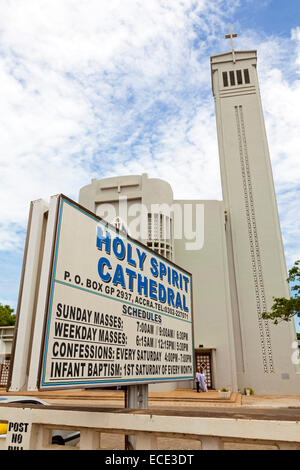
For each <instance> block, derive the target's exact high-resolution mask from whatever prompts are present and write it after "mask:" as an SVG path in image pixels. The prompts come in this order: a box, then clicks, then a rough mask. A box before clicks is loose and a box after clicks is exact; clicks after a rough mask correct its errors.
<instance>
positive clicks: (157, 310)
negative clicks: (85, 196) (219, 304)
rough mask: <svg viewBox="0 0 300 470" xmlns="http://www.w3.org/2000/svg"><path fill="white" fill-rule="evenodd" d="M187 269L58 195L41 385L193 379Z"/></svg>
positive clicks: (119, 383)
mask: <svg viewBox="0 0 300 470" xmlns="http://www.w3.org/2000/svg"><path fill="white" fill-rule="evenodd" d="M191 284H192V278H191V274H189V273H188V272H187V271H185V270H183V269H182V268H180V267H179V266H176V265H175V264H174V263H172V262H170V261H169V260H166V259H165V258H163V257H161V256H160V255H158V254H157V253H155V252H153V251H151V250H149V249H148V248H147V247H146V246H144V245H143V244H141V243H139V242H137V241H136V240H133V239H131V238H130V237H128V236H127V235H126V234H124V233H121V232H119V231H118V230H116V229H115V228H114V227H112V226H110V225H108V224H107V223H106V222H105V221H103V220H101V219H100V218H98V217H97V216H95V215H94V214H92V213H90V212H89V211H87V210H86V209H84V208H83V207H81V206H79V205H78V204H76V203H74V202H73V201H71V200H70V199H68V198H66V197H65V196H60V200H59V209H58V218H57V227H56V239H55V249H54V253H53V260H52V270H51V279H50V285H49V298H48V305H47V320H46V325H45V336H44V347H43V353H42V360H41V368H40V380H39V388H40V389H41V390H45V389H67V388H72V387H76V388H78V387H82V388H88V387H105V386H110V387H111V386H120V385H144V384H148V383H165V382H176V381H181V380H192V379H193V378H194V357H193V356H194V355H193V324H192V287H191Z"/></svg>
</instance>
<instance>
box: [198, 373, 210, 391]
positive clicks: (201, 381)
mask: <svg viewBox="0 0 300 470" xmlns="http://www.w3.org/2000/svg"><path fill="white" fill-rule="evenodd" d="M196 387H197V393H199V392H200V389H201V392H208V390H207V385H206V376H205V374H203V369H202V368H200V369H198V370H197V372H196Z"/></svg>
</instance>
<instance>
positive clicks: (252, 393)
mask: <svg viewBox="0 0 300 470" xmlns="http://www.w3.org/2000/svg"><path fill="white" fill-rule="evenodd" d="M247 390H249V393H250V395H254V390H253V388H250V387H246V388H244V395H247Z"/></svg>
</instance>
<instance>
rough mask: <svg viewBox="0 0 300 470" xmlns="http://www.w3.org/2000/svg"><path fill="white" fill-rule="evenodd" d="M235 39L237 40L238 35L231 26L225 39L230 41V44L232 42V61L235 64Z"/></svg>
mask: <svg viewBox="0 0 300 470" xmlns="http://www.w3.org/2000/svg"><path fill="white" fill-rule="evenodd" d="M233 38H237V34H236V33H232V29H231V26H229V34H226V36H225V39H230V42H231V50H232V60H233V63H235V53H234V45H233Z"/></svg>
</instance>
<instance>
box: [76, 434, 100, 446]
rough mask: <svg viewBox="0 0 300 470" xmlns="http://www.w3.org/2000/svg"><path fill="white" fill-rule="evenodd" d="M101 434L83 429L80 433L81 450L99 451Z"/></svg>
mask: <svg viewBox="0 0 300 470" xmlns="http://www.w3.org/2000/svg"><path fill="white" fill-rule="evenodd" d="M100 437H101V434H100V433H99V432H97V431H94V429H82V430H81V431H80V441H79V446H80V450H97V449H99V448H100Z"/></svg>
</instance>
